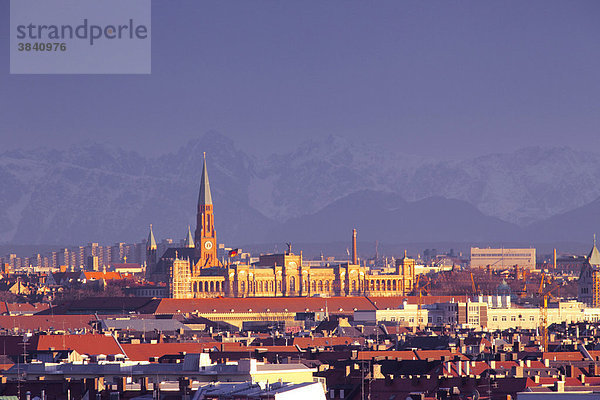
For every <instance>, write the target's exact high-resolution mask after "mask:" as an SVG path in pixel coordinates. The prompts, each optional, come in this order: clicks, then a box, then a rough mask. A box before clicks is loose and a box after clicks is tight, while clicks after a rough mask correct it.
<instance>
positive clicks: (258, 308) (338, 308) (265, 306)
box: [155, 297, 375, 314]
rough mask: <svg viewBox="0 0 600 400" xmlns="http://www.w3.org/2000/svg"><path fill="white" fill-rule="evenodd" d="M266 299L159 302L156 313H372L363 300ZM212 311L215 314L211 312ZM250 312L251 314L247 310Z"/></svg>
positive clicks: (357, 298)
mask: <svg viewBox="0 0 600 400" xmlns="http://www.w3.org/2000/svg"><path fill="white" fill-rule="evenodd" d="M273 300H274V299H273V298H268V297H253V298H214V299H160V303H159V304H158V307H156V311H155V312H156V314H177V313H193V312H198V313H204V314H206V313H211V312H218V313H225V312H231V310H233V312H236V313H247V312H269V311H271V312H285V311H286V310H287V311H288V312H304V311H307V310H308V311H325V310H328V311H329V313H330V314H352V313H353V312H354V309H357V310H374V309H375V307H374V306H373V304H372V303H371V302H370V301H369V300H368V299H367V298H366V297H328V298H325V297H280V298H277V301H273ZM213 310H215V311H213ZM250 310H252V311H250Z"/></svg>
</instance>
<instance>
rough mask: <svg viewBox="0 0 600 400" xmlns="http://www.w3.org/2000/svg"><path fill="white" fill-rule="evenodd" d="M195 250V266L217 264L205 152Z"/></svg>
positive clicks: (215, 235)
mask: <svg viewBox="0 0 600 400" xmlns="http://www.w3.org/2000/svg"><path fill="white" fill-rule="evenodd" d="M194 241H195V242H196V243H195V245H196V250H197V251H198V253H199V255H200V259H199V260H198V262H197V264H196V268H205V267H212V266H214V265H217V233H216V231H215V220H214V216H213V203H212V196H211V194H210V184H209V182H208V172H207V171H206V153H204V165H203V167H202V178H201V179H200V194H199V195H198V214H197V216H196V232H195V234H194Z"/></svg>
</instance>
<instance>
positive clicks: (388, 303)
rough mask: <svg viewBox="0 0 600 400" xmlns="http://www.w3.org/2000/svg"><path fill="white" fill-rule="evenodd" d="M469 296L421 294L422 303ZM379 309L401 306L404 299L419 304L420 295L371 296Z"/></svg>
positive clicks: (460, 298) (461, 298)
mask: <svg viewBox="0 0 600 400" xmlns="http://www.w3.org/2000/svg"><path fill="white" fill-rule="evenodd" d="M467 298H468V296H421V304H433V303H444V302H449V301H452V300H453V299H454V301H463V302H464V301H467ZM369 300H371V301H372V302H373V303H374V304H375V305H376V306H377V308H378V309H380V310H382V309H386V308H390V309H393V308H399V307H400V306H401V305H402V303H403V302H404V300H406V301H408V303H409V304H419V296H398V297H369Z"/></svg>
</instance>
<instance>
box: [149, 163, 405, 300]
mask: <svg viewBox="0 0 600 400" xmlns="http://www.w3.org/2000/svg"><path fill="white" fill-rule="evenodd" d="M196 220H197V226H196V230H195V235H194V238H193V239H192V234H191V230H190V229H188V234H187V237H186V239H185V243H184V246H183V247H178V248H169V249H167V250H166V251H165V253H164V254H163V255H162V256H161V257H160V259H157V257H156V250H157V246H156V240H155V238H154V233H153V232H152V227H150V233H149V237H148V241H147V243H148V244H147V260H149V261H148V266H147V269H146V272H147V274H146V277H147V279H148V280H149V281H153V282H167V283H168V285H169V288H170V290H169V293H170V296H171V297H173V298H210V297H312V296H324V297H326V296H403V295H406V294H408V293H410V292H411V291H412V290H413V284H414V278H415V271H414V267H415V260H414V259H411V258H408V257H407V256H406V253H405V254H404V257H403V258H401V259H399V260H397V262H396V270H395V271H394V272H393V273H387V274H375V273H371V270H370V269H369V268H368V267H367V266H365V265H360V262H359V260H358V253H357V246H356V230H353V232H352V259H351V260H349V261H342V262H334V263H331V264H326V265H322V266H314V265H308V263H304V262H303V259H302V253H300V254H299V255H297V254H294V253H292V251H291V246H289V247H288V251H286V252H285V253H280V254H265V255H261V256H260V257H259V259H258V261H257V262H254V263H251V264H242V263H234V264H231V265H224V264H223V263H221V262H219V260H218V258H217V250H216V249H217V236H216V231H215V228H214V214H213V202H212V196H211V192H210V184H209V180H208V172H207V170H206V158H205V159H204V165H203V169H202V177H201V181H200V193H199V196H198V208H197V218H196ZM188 290H189V293H188Z"/></svg>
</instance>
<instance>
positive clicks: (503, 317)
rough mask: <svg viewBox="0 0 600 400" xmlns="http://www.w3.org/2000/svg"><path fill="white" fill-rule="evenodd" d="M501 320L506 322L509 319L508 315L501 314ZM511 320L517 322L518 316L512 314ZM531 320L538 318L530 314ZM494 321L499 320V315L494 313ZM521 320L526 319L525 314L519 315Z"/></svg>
mask: <svg viewBox="0 0 600 400" xmlns="http://www.w3.org/2000/svg"><path fill="white" fill-rule="evenodd" d="M501 320H502V322H506V321H507V320H508V317H507V316H506V315H502V316H501ZM510 320H511V321H512V322H515V321H516V320H517V317H516V316H515V315H512V316H511V317H510ZM529 320H530V321H535V320H536V318H535V316H534V315H530V316H529ZM492 321H498V316H496V315H494V316H493V317H492ZM519 321H525V318H524V317H523V316H519Z"/></svg>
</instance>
